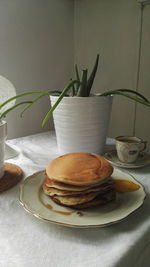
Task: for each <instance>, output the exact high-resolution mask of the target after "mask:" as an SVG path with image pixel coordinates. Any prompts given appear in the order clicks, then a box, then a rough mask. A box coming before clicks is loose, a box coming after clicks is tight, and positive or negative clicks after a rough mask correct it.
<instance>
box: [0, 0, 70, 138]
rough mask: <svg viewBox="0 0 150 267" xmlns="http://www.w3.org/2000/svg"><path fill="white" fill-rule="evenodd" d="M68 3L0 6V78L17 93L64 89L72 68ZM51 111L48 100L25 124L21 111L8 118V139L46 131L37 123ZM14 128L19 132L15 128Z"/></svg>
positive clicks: (8, 1)
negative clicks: (9, 83)
mask: <svg viewBox="0 0 150 267" xmlns="http://www.w3.org/2000/svg"><path fill="white" fill-rule="evenodd" d="M73 4H74V3H73V1H72V0H44V1H43V0H13V1H12V0H1V1H0V75H3V76H4V77H6V78H7V79H9V80H10V81H11V82H12V83H13V84H14V86H15V87H16V90H17V93H21V92H25V91H29V90H43V91H44V90H47V89H62V87H63V86H64V85H65V84H66V81H68V80H69V79H70V77H71V74H72V68H73ZM48 108H49V99H48V97H47V98H46V99H45V100H41V101H40V102H39V103H38V104H37V105H36V106H34V107H33V108H32V109H31V110H30V111H28V112H26V114H25V115H24V118H23V119H21V118H20V117H19V110H20V109H18V110H15V111H14V112H12V113H11V115H8V117H7V121H8V138H14V137H17V136H24V135H29V134H34V133H37V132H41V131H45V130H47V129H49V128H50V124H51V127H52V123H49V124H47V127H46V128H44V129H42V127H41V121H42V119H43V118H44V115H45V113H46V111H47V110H48ZM16 125H17V128H16Z"/></svg>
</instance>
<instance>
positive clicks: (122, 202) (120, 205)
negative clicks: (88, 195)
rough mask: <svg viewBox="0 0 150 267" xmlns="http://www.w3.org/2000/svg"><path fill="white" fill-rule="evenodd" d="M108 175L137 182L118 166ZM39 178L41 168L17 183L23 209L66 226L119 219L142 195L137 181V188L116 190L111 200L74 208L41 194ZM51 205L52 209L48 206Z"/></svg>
mask: <svg viewBox="0 0 150 267" xmlns="http://www.w3.org/2000/svg"><path fill="white" fill-rule="evenodd" d="M112 177H113V178H114V179H125V180H130V181H133V182H135V183H136V184H139V183H138V182H137V181H136V180H135V179H134V178H133V177H132V176H131V175H129V174H128V173H125V172H122V171H121V170H118V169H114V172H113V175H112ZM43 178H44V171H41V172H37V173H35V174H33V175H32V176H29V177H28V178H26V179H25V180H24V182H23V183H22V184H21V186H20V199H19V200H20V203H21V204H22V206H23V208H24V209H25V210H26V211H28V212H30V213H31V214H33V215H34V216H36V217H37V218H39V219H43V220H45V221H47V222H51V223H56V224H60V225H64V226H69V227H78V228H88V227H104V226H107V225H110V224H113V223H117V222H120V221H121V220H122V219H124V218H126V217H127V216H128V215H129V214H131V213H132V212H133V211H135V210H136V209H138V208H139V207H140V206H141V205H142V204H143V202H144V199H145V196H146V194H145V191H144V188H143V187H142V185H141V184H139V185H140V189H139V190H137V191H134V192H130V193H122V194H118V193H117V199H116V200H115V201H113V202H112V203H109V204H106V205H104V206H101V207H95V208H90V209H87V210H86V209H84V210H82V211H77V210H73V209H70V208H66V207H62V206H59V205H57V204H55V203H54V202H53V201H52V200H51V199H50V197H48V196H47V195H45V194H44V193H43V191H42V189H41V185H42V182H43ZM51 206H52V207H53V209H49V207H51ZM64 212H65V213H66V214H64ZM60 213H62V214H60Z"/></svg>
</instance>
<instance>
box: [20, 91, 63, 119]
mask: <svg viewBox="0 0 150 267" xmlns="http://www.w3.org/2000/svg"><path fill="white" fill-rule="evenodd" d="M52 94H61V91H58V90H54V91H47V92H43V94H41V95H40V96H38V97H36V98H34V99H33V100H32V102H31V103H29V104H28V105H26V106H25V108H24V109H23V110H22V112H21V114H20V116H21V117H22V116H23V113H24V112H25V111H26V110H27V109H29V108H30V107H31V106H32V105H33V104H34V103H35V102H37V101H38V100H39V99H41V98H42V97H44V96H45V95H52Z"/></svg>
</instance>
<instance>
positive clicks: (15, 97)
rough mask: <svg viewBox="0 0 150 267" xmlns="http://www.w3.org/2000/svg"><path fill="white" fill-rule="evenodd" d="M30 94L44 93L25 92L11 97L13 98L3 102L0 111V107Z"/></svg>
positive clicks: (40, 92)
mask: <svg viewBox="0 0 150 267" xmlns="http://www.w3.org/2000/svg"><path fill="white" fill-rule="evenodd" d="M32 94H44V92H42V91H33V92H26V93H22V94H19V95H16V96H13V97H11V98H9V99H8V100H6V101H5V102H3V103H2V104H1V105H0V109H1V108H2V107H4V106H5V105H7V104H8V103H9V102H11V101H13V100H14V99H17V98H20V97H22V96H26V95H32Z"/></svg>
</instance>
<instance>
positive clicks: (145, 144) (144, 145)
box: [140, 141, 147, 152]
mask: <svg viewBox="0 0 150 267" xmlns="http://www.w3.org/2000/svg"><path fill="white" fill-rule="evenodd" d="M141 144H142V145H143V147H142V148H141V150H140V152H142V151H144V150H145V149H146V146H147V141H142V142H141Z"/></svg>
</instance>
